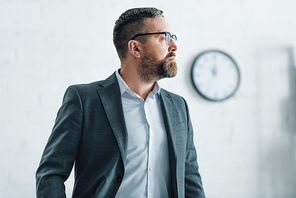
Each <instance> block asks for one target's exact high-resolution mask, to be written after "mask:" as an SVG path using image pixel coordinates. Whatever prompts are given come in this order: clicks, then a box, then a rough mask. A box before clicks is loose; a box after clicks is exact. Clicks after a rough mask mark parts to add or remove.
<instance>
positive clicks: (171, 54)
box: [165, 52, 176, 59]
mask: <svg viewBox="0 0 296 198" xmlns="http://www.w3.org/2000/svg"><path fill="white" fill-rule="evenodd" d="M171 57H176V53H175V52H170V53H168V54H167V55H166V57H165V59H169V58H171Z"/></svg>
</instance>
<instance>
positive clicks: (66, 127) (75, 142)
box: [36, 86, 83, 198]
mask: <svg viewBox="0 0 296 198" xmlns="http://www.w3.org/2000/svg"><path fill="white" fill-rule="evenodd" d="M82 117H83V108H82V102H81V98H80V96H79V94H78V91H77V89H76V88H75V87H74V86H70V87H69V88H68V89H67V90H66V93H65V95H64V98H63V103H62V106H61V108H60V109H59V111H58V114H57V118H56V121H55V125H54V127H53V130H52V133H51V135H50V137H49V139H48V142H47V145H46V146H45V149H44V152H43V154H42V157H41V162H40V165H39V167H38V169H37V172H36V195H37V198H46V197H48V198H52V197H55V198H60V197H63V198H65V197H66V194H65V185H64V182H65V181H66V180H67V179H68V177H69V175H70V173H71V170H72V167H73V164H74V161H75V158H76V155H77V151H78V147H79V142H80V138H81V132H82Z"/></svg>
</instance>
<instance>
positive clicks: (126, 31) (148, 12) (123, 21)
mask: <svg viewBox="0 0 296 198" xmlns="http://www.w3.org/2000/svg"><path fill="white" fill-rule="evenodd" d="M162 13H163V12H162V11H161V10H158V9H156V8H133V9H129V10H127V11H125V12H124V13H123V14H121V15H120V17H119V18H118V19H117V21H116V22H115V26H114V29H113V43H114V45H115V48H116V50H117V53H118V56H119V58H120V59H124V58H125V57H126V53H127V44H128V42H129V40H130V39H131V38H133V36H135V35H136V34H139V33H144V32H145V31H148V30H147V28H146V27H145V23H144V21H145V19H147V18H155V17H158V16H162V17H163V15H162ZM141 39H142V40H141ZM144 39H145V38H144V37H142V38H139V40H140V41H141V42H145V40H144Z"/></svg>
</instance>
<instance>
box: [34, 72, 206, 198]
mask: <svg viewBox="0 0 296 198" xmlns="http://www.w3.org/2000/svg"><path fill="white" fill-rule="evenodd" d="M160 98H161V106H162V112H163V115H164V122H165V127H166V131H167V138H168V145H169V159H170V170H171V189H172V192H171V195H170V197H174V198H177V197H178V198H185V197H186V198H190V197H192V198H193V197H194V198H203V197H205V196H204V192H203V187H202V183H201V177H200V174H199V171H198V164H197V156H196V151H195V147H194V143H193V131H192V125H191V121H190V117H189V113H188V107H187V104H186V102H185V100H184V99H183V98H182V97H180V96H177V95H175V94H172V93H170V92H168V91H166V90H164V89H161V91H160ZM127 143H128V136H127V129H126V125H125V120H124V115H123V108H122V102H121V95H120V90H119V85H118V82H117V78H116V76H115V73H113V74H112V75H111V76H110V77H109V78H107V79H106V80H104V81H98V82H93V83H90V84H84V85H73V86H70V87H69V88H68V89H67V90H66V93H65V95H64V98H63V103H62V106H61V108H60V109H59V111H58V114H57V118H56V121H55V125H54V127H53V130H52V133H51V135H50V137H49V140H48V142H47V145H46V147H45V149H44V152H43V155H42V158H41V162H40V165H39V167H38V169H37V172H36V193H37V197H38V198H41V197H42V198H45V197H48V198H58V197H66V195H65V187H64V182H65V181H66V180H67V178H68V177H69V175H70V173H71V170H72V167H73V165H74V163H75V183H74V189H73V197H75V198H112V197H114V196H115V195H116V192H117V190H118V188H119V186H120V184H121V181H122V178H123V176H124V167H125V159H126V150H127Z"/></svg>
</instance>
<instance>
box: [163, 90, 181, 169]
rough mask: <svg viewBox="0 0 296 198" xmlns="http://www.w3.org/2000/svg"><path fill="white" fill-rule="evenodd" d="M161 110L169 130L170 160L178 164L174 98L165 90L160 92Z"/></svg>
mask: <svg viewBox="0 0 296 198" xmlns="http://www.w3.org/2000/svg"><path fill="white" fill-rule="evenodd" d="M160 98H161V104H162V105H161V108H162V114H163V117H164V123H165V127H166V130H167V136H168V143H169V152H170V160H173V163H174V164H175V163H176V159H177V151H176V136H175V124H176V111H175V107H174V104H173V101H172V97H171V96H170V95H169V94H168V93H167V92H166V91H164V90H163V89H162V90H161V92H160ZM171 157H173V158H171Z"/></svg>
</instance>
